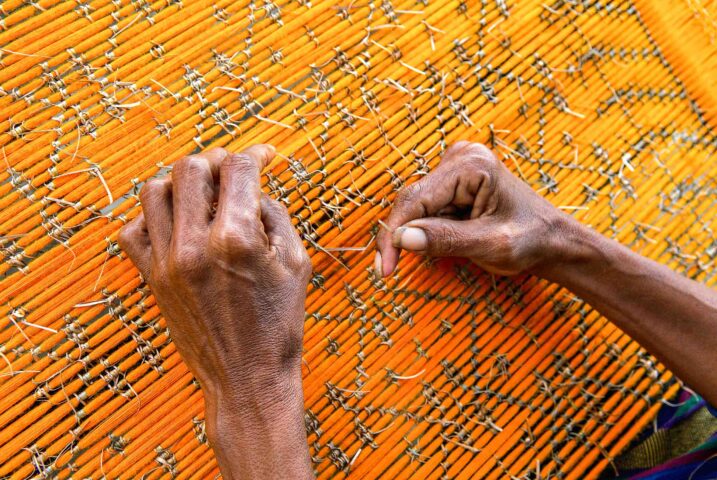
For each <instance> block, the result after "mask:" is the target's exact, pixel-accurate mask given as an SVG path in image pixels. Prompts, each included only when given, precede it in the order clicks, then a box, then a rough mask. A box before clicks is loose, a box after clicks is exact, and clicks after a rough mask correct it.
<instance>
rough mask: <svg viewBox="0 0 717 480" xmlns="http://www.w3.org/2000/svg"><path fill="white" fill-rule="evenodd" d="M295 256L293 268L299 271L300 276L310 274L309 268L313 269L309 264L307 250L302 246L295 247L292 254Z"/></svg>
mask: <svg viewBox="0 0 717 480" xmlns="http://www.w3.org/2000/svg"><path fill="white" fill-rule="evenodd" d="M294 258H295V265H294V267H295V269H296V270H297V271H298V272H299V275H301V278H308V277H309V275H311V270H312V269H313V267H312V265H311V258H310V257H309V254H308V252H307V251H306V249H304V248H299V249H297V252H296V254H295V255H294Z"/></svg>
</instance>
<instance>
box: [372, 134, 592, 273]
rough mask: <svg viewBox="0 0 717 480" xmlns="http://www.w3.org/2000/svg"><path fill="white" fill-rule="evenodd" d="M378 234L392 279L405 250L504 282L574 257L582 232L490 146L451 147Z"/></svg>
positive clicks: (403, 196) (383, 265) (383, 268)
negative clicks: (461, 261) (465, 261)
mask: <svg viewBox="0 0 717 480" xmlns="http://www.w3.org/2000/svg"><path fill="white" fill-rule="evenodd" d="M385 225H386V227H388V229H390V230H388V229H386V228H382V229H381V231H380V232H379V235H378V240H377V245H378V253H377V254H376V265H375V267H376V270H377V273H378V274H379V275H380V276H386V275H390V274H391V273H392V272H393V270H394V269H395V268H396V264H397V263H398V257H399V254H400V251H401V249H403V250H410V251H414V252H418V253H423V254H426V255H429V256H433V257H466V258H469V259H470V260H472V261H473V262H474V263H475V264H477V265H478V266H479V267H481V268H483V269H484V270H487V271H489V272H492V273H496V274H500V275H513V274H518V273H522V272H532V273H537V274H540V269H541V268H542V267H544V266H546V265H548V264H550V263H552V262H554V261H560V260H564V259H565V258H566V256H567V255H568V254H569V248H570V246H571V243H569V241H570V239H572V238H573V234H575V233H576V232H579V231H580V229H581V228H582V227H581V226H580V224H579V222H577V221H575V220H573V219H572V217H570V216H568V215H566V214H564V213H563V212H561V211H560V210H558V209H557V208H555V207H554V206H553V205H551V204H550V203H549V202H548V201H547V200H545V199H544V198H543V197H541V196H540V195H538V194H537V193H535V192H534V191H533V190H532V189H531V188H530V187H529V186H528V185H527V184H526V183H524V182H522V181H521V180H520V179H518V178H517V177H516V176H514V175H513V174H512V173H511V172H510V170H508V169H507V168H506V166H505V165H503V163H502V162H500V161H499V160H498V159H497V158H496V157H495V155H494V154H493V152H491V151H490V149H488V148H487V147H486V146H484V145H481V144H478V143H470V142H466V141H462V142H458V143H456V144H454V145H452V146H451V147H450V148H448V150H447V151H446V153H445V155H444V156H443V158H442V159H441V162H440V164H439V165H438V166H437V167H436V168H435V169H434V170H433V171H432V172H431V173H430V174H428V175H427V176H425V177H424V178H422V179H421V180H420V181H418V182H416V183H413V184H411V185H409V186H407V187H405V188H403V189H402V190H401V191H399V192H398V196H397V197H396V201H395V202H394V206H393V208H392V210H391V213H390V214H389V216H388V218H387V219H386V223H385Z"/></svg>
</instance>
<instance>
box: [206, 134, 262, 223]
mask: <svg viewBox="0 0 717 480" xmlns="http://www.w3.org/2000/svg"><path fill="white" fill-rule="evenodd" d="M274 153H275V150H274V147H272V146H271V145H252V146H251V147H249V148H247V149H245V150H243V151H242V152H240V153H237V154H229V155H227V156H226V157H225V158H224V160H222V162H221V166H220V167H219V199H218V205H217V214H216V222H217V223H219V224H220V225H222V228H230V229H232V230H234V231H235V233H236V234H238V235H254V234H256V233H258V232H257V231H256V230H257V228H258V227H260V226H261V222H260V220H261V208H260V199H261V185H260V183H259V175H260V174H261V170H262V169H263V168H264V166H266V165H267V164H268V163H269V162H270V161H271V159H272V158H274Z"/></svg>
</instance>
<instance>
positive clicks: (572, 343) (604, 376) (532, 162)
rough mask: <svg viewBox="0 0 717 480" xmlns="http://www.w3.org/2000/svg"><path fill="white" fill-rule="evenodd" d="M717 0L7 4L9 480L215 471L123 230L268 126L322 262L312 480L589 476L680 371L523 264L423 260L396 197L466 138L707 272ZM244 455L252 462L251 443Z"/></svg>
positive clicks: (312, 394) (1, 186)
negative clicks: (187, 172)
mask: <svg viewBox="0 0 717 480" xmlns="http://www.w3.org/2000/svg"><path fill="white" fill-rule="evenodd" d="M716 14H717V4H715V3H714V2H709V1H706V2H702V1H700V0H675V1H668V0H661V1H653V2H650V1H647V0H634V1H631V0H624V1H604V0H589V1H587V0H586V1H581V0H572V1H567V0H562V1H561V0H523V1H520V2H518V1H514V0H490V1H489V0H482V1H481V0H440V1H439V0H392V1H391V0H382V1H378V0H325V1H324V0H314V1H309V0H276V1H274V0H251V1H247V0H239V1H228V0H215V1H212V2H209V1H195V0H156V1H153V0H73V1H69V0H67V1H56V0H5V1H3V2H1V3H0V146H1V147H2V151H1V153H0V155H1V156H2V158H0V165H2V171H0V202H1V203H0V205H1V208H0V251H1V252H2V263H1V264H0V271H1V272H2V281H1V284H0V314H1V315H2V320H1V321H0V368H2V370H0V478H17V479H23V478H70V477H72V478H76V479H80V478H96V479H99V478H146V479H155V478H160V477H162V478H170V477H176V478H197V479H199V478H202V479H203V478H215V476H216V475H217V474H218V469H217V466H216V463H215V461H214V458H213V456H212V451H211V449H210V448H209V446H208V445H207V443H206V436H205V433H204V424H203V420H202V418H203V401H202V393H201V391H200V390H199V388H198V386H197V384H196V383H195V382H194V381H193V379H192V377H191V376H190V374H189V373H188V371H187V369H186V367H185V366H184V364H183V363H182V361H181V359H180V358H179V355H178V354H177V352H176V350H175V348H174V346H173V344H172V343H171V341H170V332H169V331H168V330H167V327H166V324H165V321H164V319H163V318H162V317H161V315H160V312H159V310H158V309H157V306H156V304H155V301H154V299H153V297H152V295H151V293H150V291H149V289H148V288H147V286H146V285H145V284H144V283H142V281H141V279H140V277H139V275H138V273H137V271H136V270H135V269H134V267H133V266H132V264H131V263H130V261H129V260H128V259H127V257H126V255H125V254H124V253H123V252H122V251H121V250H120V249H119V247H118V245H117V231H118V229H119V228H120V227H121V226H122V225H123V224H124V223H126V222H127V221H128V220H129V219H131V218H133V217H134V216H136V215H137V213H138V211H139V205H138V198H137V193H138V191H139V189H140V188H141V185H142V184H143V182H145V181H146V180H147V179H148V178H149V177H152V176H156V175H164V174H166V173H167V172H168V170H169V169H170V168H171V165H172V163H173V162H174V161H176V160H177V159H179V158H181V157H182V156H183V155H186V154H189V153H192V152H197V151H199V150H200V149H204V148H208V147H210V146H224V147H226V148H229V149H232V150H239V149H240V148H242V147H243V146H245V145H248V144H251V143H257V142H268V143H272V144H274V145H275V146H276V147H277V149H278V152H279V153H280V154H281V155H282V156H283V158H284V161H282V162H280V163H279V164H277V165H276V166H275V167H274V168H273V169H272V171H271V172H269V173H267V174H266V176H265V177H264V182H265V183H264V186H265V190H266V191H267V192H270V193H271V195H272V196H273V197H274V198H278V199H280V200H281V201H283V202H285V203H286V205H287V206H288V208H289V210H290V212H291V214H292V216H293V221H294V223H295V225H296V228H297V229H298V230H299V231H300V233H301V235H302V237H303V238H304V240H305V244H306V247H307V248H308V250H309V252H310V254H311V257H312V261H313V269H314V273H313V277H312V280H311V284H310V285H309V292H308V300H307V304H306V312H307V313H306V334H305V354H304V387H305V392H306V428H307V432H308V440H309V442H310V445H311V454H312V457H313V461H314V466H315V469H316V471H317V473H318V476H319V477H320V478H329V477H331V478H344V477H351V478H379V477H381V478H408V477H411V478H421V479H423V478H450V479H453V478H456V479H462V478H481V479H483V478H485V479H495V478H511V479H537V478H541V479H546V478H566V479H572V478H581V479H582V478H595V477H596V476H597V475H598V474H599V472H601V471H602V470H604V469H605V468H610V463H611V460H612V458H614V457H615V456H616V455H617V454H618V452H619V451H620V450H621V449H622V448H623V447H624V446H625V445H627V444H628V442H629V441H630V440H631V439H632V438H634V437H635V436H636V435H637V434H638V433H639V432H640V430H641V429H642V428H643V427H644V426H645V425H647V424H648V423H649V422H650V421H651V420H652V418H653V417H654V414H655V412H656V411H657V409H658V408H659V407H660V405H661V403H662V401H663V400H664V399H666V398H668V397H669V396H670V395H671V394H672V393H674V391H675V390H676V389H677V388H678V383H677V381H676V380H675V379H674V378H673V377H672V375H671V373H670V372H668V371H667V370H665V368H663V367H662V366H661V365H660V364H659V363H657V362H656V361H655V360H654V359H653V358H652V357H650V356H649V355H648V354H646V353H645V352H644V351H643V350H641V349H640V348H639V346H638V345H637V344H635V342H633V341H631V339H630V338H628V337H627V336H626V335H625V334H623V333H622V332H621V331H619V330H618V329H616V328H615V327H614V326H613V325H611V324H610V323H608V321H607V320H606V319H604V318H602V317H600V315H598V314H597V313H596V312H595V311H594V310H592V309H591V308H590V307H589V306H588V305H586V304H584V303H583V302H581V301H580V299H578V298H575V297H574V296H572V295H571V294H570V293H569V292H567V291H565V290H562V289H560V288H558V287H557V286H555V285H551V284H548V283H546V282H542V281H539V280H537V279H535V278H532V277H528V276H520V277H515V278H500V277H491V276H489V275H486V274H485V273H484V272H481V271H480V270H478V269H476V268H474V267H472V266H470V265H468V264H467V263H463V262H455V261H446V260H439V261H428V260H427V259H425V258H422V257H419V256H415V255H404V257H403V259H402V261H401V263H400V265H399V269H398V272H397V273H396V274H395V275H393V276H392V277H391V278H388V279H386V280H385V281H380V280H378V279H377V278H375V276H374V275H373V273H372V271H371V267H372V263H373V255H374V250H373V239H374V235H375V233H376V231H377V228H378V220H379V219H380V218H383V217H384V216H385V215H386V212H387V209H388V208H389V207H390V203H391V200H392V199H393V197H394V195H395V193H396V191H397V190H398V189H399V188H400V187H401V186H403V185H405V184H407V183H409V182H412V181H415V180H416V179H417V178H419V177H420V176H421V175H424V174H426V173H427V172H428V171H429V170H430V169H431V168H432V167H434V166H435V165H436V164H437V162H438V161H439V158H440V155H441V152H442V151H443V150H444V149H445V148H446V146H447V145H448V144H450V143H452V142H454V141H456V140H459V139H470V140H473V141H480V142H483V143H486V144H488V145H489V146H491V147H492V148H493V149H494V150H495V151H496V153H497V154H498V155H499V156H500V157H501V158H502V159H503V160H504V161H505V163H506V164H507V165H508V166H509V167H510V168H511V169H512V170H513V171H514V173H515V174H516V175H519V176H521V177H522V178H523V179H524V180H525V181H527V182H529V183H530V184H531V185H532V186H533V188H535V189H536V190H537V191H539V192H540V193H541V194H542V195H544V196H545V197H546V198H548V199H549V200H550V201H551V202H552V203H553V204H555V205H556V206H558V207H560V208H562V209H564V210H566V211H568V212H569V213H571V214H572V215H575V217H577V218H578V219H579V220H580V221H582V222H584V223H586V224H589V225H591V226H592V227H593V228H595V229H596V230H598V231H600V232H602V233H604V234H605V235H608V236H611V237H614V238H616V239H617V240H619V241H620V242H622V243H624V244H626V245H629V246H630V247H631V248H632V249H634V250H635V251H638V252H640V253H641V254H643V255H646V256H648V257H651V258H653V259H655V260H657V261H660V262H662V263H665V264H667V265H669V266H670V267H672V268H674V269H676V270H678V271H680V272H681V273H683V274H685V275H688V276H690V277H691V278H695V279H697V280H699V281H703V282H707V283H712V282H713V281H714V278H715V277H714V274H715V271H714V266H713V261H714V258H715V256H716V255H717V238H716V237H715V234H714V228H715V225H714V224H713V218H714V212H715V209H716V208H717V207H716V205H715V204H716V201H715V198H716V197H715V193H716V190H715V188H716V187H717V183H716V181H715V174H716V173H717V165H716V164H715V163H714V162H713V161H712V157H711V156H712V155H713V154H714V152H715V147H716V146H717V138H716V137H715V135H714V133H713V131H712V125H713V124H714V119H715V114H716V113H717V87H715V72H717V49H716V48H715V35H716V33H717V23H716V22H715V15H716ZM237 454H241V452H237Z"/></svg>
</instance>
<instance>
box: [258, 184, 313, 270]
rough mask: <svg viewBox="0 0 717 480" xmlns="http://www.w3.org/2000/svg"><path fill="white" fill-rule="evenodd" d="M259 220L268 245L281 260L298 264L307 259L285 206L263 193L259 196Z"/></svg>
mask: <svg viewBox="0 0 717 480" xmlns="http://www.w3.org/2000/svg"><path fill="white" fill-rule="evenodd" d="M261 221H262V223H263V224H264V232H266V236H267V238H268V239H269V245H270V247H271V248H273V249H274V250H275V251H276V252H277V254H278V255H279V256H280V257H282V260H284V261H286V262H291V264H298V263H300V262H302V261H305V260H306V259H307V253H306V249H305V248H304V244H303V242H302V241H301V237H300V236H299V233H298V232H297V231H296V229H295V228H294V225H292V223H291V217H290V216H289V212H288V211H287V210H286V207H284V206H283V205H282V204H281V203H279V202H277V201H276V200H273V199H271V198H270V197H269V196H268V195H264V194H263V195H262V196H261Z"/></svg>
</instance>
